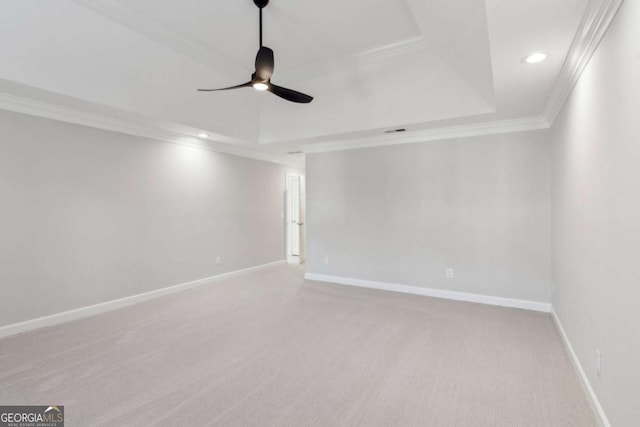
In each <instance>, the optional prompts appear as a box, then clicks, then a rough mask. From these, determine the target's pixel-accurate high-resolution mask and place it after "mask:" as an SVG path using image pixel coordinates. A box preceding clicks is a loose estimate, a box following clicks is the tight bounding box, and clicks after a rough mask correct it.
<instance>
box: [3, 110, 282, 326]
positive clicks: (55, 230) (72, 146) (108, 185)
mask: <svg viewBox="0 0 640 427" xmlns="http://www.w3.org/2000/svg"><path fill="white" fill-rule="evenodd" d="M0 138H1V139H0V203H1V206H2V208H1V209H0V291H1V293H2V297H1V298H0V326H2V325H7V324H11V323H15V322H19V321H23V320H28V319H33V318H36V317H40V316H44V315H49V314H53V313H57V312H61V311H65V310H69V309H73V308H78V307H83V306H87V305H90V304H95V303H99V302H104V301H109V300H113V299H117V298H121V297H125V296H129V295H134V294H138V293H142V292H146V291H150V290H153V289H158V288H163V287H166V286H171V285H175V284H179V283H183V282H187V281H191V280H194V279H199V278H204V277H208V276H212V275H216V274H220V273H223V272H228V271H234V270H238V269H242V268H246V267H251V266H255V265H260V264H264V263H269V262H273V261H278V260H282V259H284V253H285V248H284V228H283V226H284V220H283V219H282V217H281V214H282V211H283V206H284V191H285V188H284V185H285V171H286V170H287V168H286V167H284V166H280V165H276V164H272V163H267V162H261V161H256V160H251V159H246V158H241V157H235V156H230V155H225V154H220V153H214V152H211V151H206V150H201V149H197V148H192V147H186V146H181V145H175V144H169V143H161V142H157V141H152V140H147V139H144V138H137V137H132V136H127V135H123V134H118V133H113V132H107V131H101V130H97V129H91V128H86V127H82V126H76V125H71V124H66V123H60V122H54V121H49V120H45V119H39V118H34V117H30V116H25V115H20V114H14V113H9V112H5V111H0ZM216 256H221V257H222V261H223V263H222V265H216V262H215V259H216Z"/></svg>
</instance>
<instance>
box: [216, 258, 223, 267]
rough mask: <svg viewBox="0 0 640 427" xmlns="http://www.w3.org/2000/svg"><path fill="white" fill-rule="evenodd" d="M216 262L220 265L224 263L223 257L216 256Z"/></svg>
mask: <svg viewBox="0 0 640 427" xmlns="http://www.w3.org/2000/svg"><path fill="white" fill-rule="evenodd" d="M216 264H218V265H220V264H222V257H219V256H217V257H216Z"/></svg>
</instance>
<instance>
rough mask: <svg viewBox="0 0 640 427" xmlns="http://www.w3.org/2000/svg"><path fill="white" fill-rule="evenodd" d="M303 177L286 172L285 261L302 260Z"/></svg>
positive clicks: (300, 262) (294, 261)
mask: <svg viewBox="0 0 640 427" xmlns="http://www.w3.org/2000/svg"><path fill="white" fill-rule="evenodd" d="M304 202H305V200H304V177H303V176H300V175H294V174H287V214H286V221H287V230H286V232H287V262H289V263H290V264H302V263H303V262H304Z"/></svg>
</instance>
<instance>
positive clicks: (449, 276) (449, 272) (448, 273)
mask: <svg viewBox="0 0 640 427" xmlns="http://www.w3.org/2000/svg"><path fill="white" fill-rule="evenodd" d="M447 279H453V268H447Z"/></svg>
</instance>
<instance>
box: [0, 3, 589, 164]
mask: <svg viewBox="0 0 640 427" xmlns="http://www.w3.org/2000/svg"><path fill="white" fill-rule="evenodd" d="M592 1H593V0H592ZM587 3H588V0H562V1H558V0H348V1H345V0H323V1H301V0H271V4H270V5H269V6H268V7H267V8H266V9H265V12H264V25H265V32H264V43H265V45H267V46H269V47H271V48H272V49H273V50H274V51H275V59H276V69H275V74H274V77H273V82H274V83H276V84H279V85H281V86H286V87H290V88H292V89H296V90H299V91H302V92H305V93H308V94H310V95H312V96H314V97H315V99H314V101H313V102H312V103H311V104H308V105H300V104H292V103H288V102H286V101H284V100H282V99H280V98H277V97H275V96H273V95H271V94H269V93H260V92H256V91H254V90H252V89H242V90H237V91H229V92H217V93H199V92H196V90H195V89H196V88H200V87H223V86H228V85H233V84H238V83H244V82H245V81H248V80H249V79H250V74H251V73H252V72H253V61H254V58H255V54H256V51H257V49H258V10H257V8H256V7H255V6H254V5H253V2H252V1H251V0H181V1H179V2H177V1H175V0H57V1H55V2H52V1H50V0H21V1H17V2H9V3H7V4H6V5H5V7H4V8H3V13H2V14H0V57H1V58H2V67H0V92H1V93H2V94H4V95H5V97H7V96H10V97H13V98H11V100H12V105H15V104H16V101H15V100H16V99H17V98H16V97H18V98H19V99H20V102H21V103H22V104H21V105H23V104H24V103H25V102H27V101H25V100H31V101H34V102H38V103H39V104H37V105H38V106H40V107H42V105H47V106H48V107H47V108H49V111H51V110H52V109H55V108H58V109H59V111H58V112H57V113H56V114H57V115H58V116H60V117H62V116H64V114H63V113H62V112H61V111H66V112H75V113H76V115H79V114H80V113H82V114H84V117H85V118H87V117H90V118H92V120H94V121H95V120H98V118H100V119H99V120H102V122H101V123H105V122H108V123H109V126H112V127H115V128H117V127H118V126H117V125H116V124H115V123H121V124H122V123H126V125H127V126H128V127H130V128H131V131H130V133H135V134H145V135H146V136H155V135H156V134H155V133H153V132H157V134H158V135H159V134H160V133H162V134H163V135H164V137H163V139H170V138H181V137H185V138H189V137H193V136H195V135H197V134H198V133H200V132H203V131H204V132H207V133H209V134H210V135H211V137H210V139H209V141H208V142H207V143H206V144H208V145H210V146H211V147H213V148H214V149H218V148H220V149H223V151H224V150H225V147H232V148H233V150H243V152H247V153H259V154H260V155H265V156H266V155H281V154H283V153H286V152H288V151H298V150H302V151H317V150H321V149H323V147H331V148H340V147H348V146H350V145H349V144H350V143H352V142H353V141H358V142H359V143H360V144H362V143H366V141H367V140H368V139H371V140H372V141H374V140H375V141H380V138H381V135H382V134H383V131H384V130H387V129H394V128H400V127H402V128H407V130H408V132H407V133H410V132H425V131H433V130H435V129H439V128H445V127H451V126H457V127H460V126H468V125H471V124H475V125H477V124H478V123H496V122H503V121H512V120H514V119H524V120H528V119H532V118H539V117H540V116H542V113H543V110H544V108H545V105H546V104H547V101H548V99H549V97H550V95H551V91H552V89H553V87H554V84H555V82H556V80H557V78H558V75H559V73H560V71H561V69H562V66H563V63H564V60H565V58H566V56H567V52H568V51H569V48H570V46H571V42H572V40H573V38H574V36H575V34H576V30H577V29H578V26H579V24H580V22H581V19H582V17H583V14H584V12H585V8H586V6H587ZM534 51H544V52H546V53H547V54H548V55H549V57H548V60H547V61H545V62H543V63H540V64H535V65H528V64H523V63H522V62H521V59H522V58H523V57H524V56H525V55H527V54H529V53H531V52H534ZM5 104H6V102H5ZM0 107H2V104H0ZM5 108H6V105H5ZM52 114H53V113H52ZM54 118H56V117H54ZM104 127H108V126H106V125H105V126H104ZM144 129H146V131H145V130H144ZM134 130H135V131H134ZM123 131H127V130H126V129H124V130H123ZM145 132H146V133H145ZM232 148H229V150H231V149H232Z"/></svg>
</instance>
